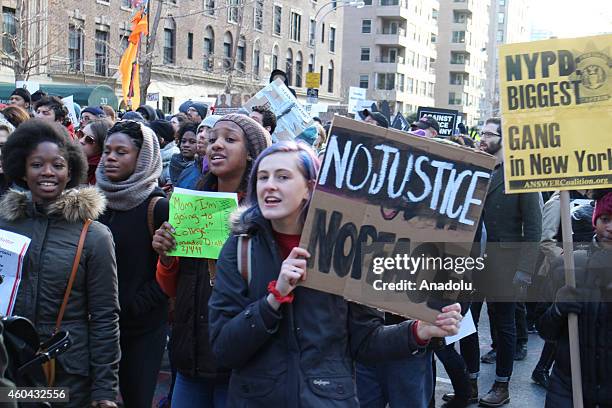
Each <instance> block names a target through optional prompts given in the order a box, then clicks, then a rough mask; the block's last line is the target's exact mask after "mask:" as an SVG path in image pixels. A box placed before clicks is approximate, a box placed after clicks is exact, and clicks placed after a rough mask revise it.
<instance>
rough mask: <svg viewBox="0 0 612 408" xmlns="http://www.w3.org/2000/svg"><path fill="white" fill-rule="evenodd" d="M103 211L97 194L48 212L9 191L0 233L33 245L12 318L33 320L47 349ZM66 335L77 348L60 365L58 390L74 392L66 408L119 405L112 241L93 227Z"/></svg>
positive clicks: (78, 196)
mask: <svg viewBox="0 0 612 408" xmlns="http://www.w3.org/2000/svg"><path fill="white" fill-rule="evenodd" d="M104 208H105V199H104V197H103V196H102V195H101V194H100V193H99V192H98V190H97V189H96V188H94V187H87V188H82V189H70V190H66V191H65V192H63V193H62V195H61V196H60V197H59V198H58V199H57V200H56V201H55V202H54V203H53V204H51V205H49V206H48V207H47V208H46V209H43V208H41V207H39V206H37V205H35V204H34V203H33V202H32V200H31V194H30V193H29V192H17V191H9V192H8V193H6V195H5V196H4V197H3V198H2V201H1V202H0V229H4V230H8V231H11V232H14V233H17V234H21V235H25V236H27V237H29V238H30V239H31V240H32V242H31V244H30V247H29V249H28V252H27V254H26V259H25V261H24V267H23V278H22V281H21V284H20V286H19V290H18V292H17V298H16V303H15V307H14V312H13V313H14V314H15V315H19V316H24V317H27V318H28V319H30V320H31V321H32V323H34V326H35V327H36V329H37V330H38V332H39V334H40V336H41V340H42V341H45V340H47V339H48V338H49V337H50V336H51V334H52V332H53V330H54V328H55V320H56V319H57V315H58V312H59V309H60V305H61V302H62V299H63V297H64V292H65V289H66V285H67V283H68V279H69V277H70V272H71V270H72V263H73V261H74V256H75V254H76V250H77V245H78V241H79V236H80V234H81V230H82V228H83V223H84V221H85V220H86V219H87V218H91V219H93V220H95V219H96V218H98V216H99V215H100V214H101V213H102V212H103V211H104ZM61 328H62V329H63V330H67V331H69V332H70V337H71V339H72V346H71V347H70V349H69V350H68V351H67V352H65V353H64V354H62V355H60V356H59V357H58V359H57V365H58V368H57V370H56V376H57V377H56V386H68V387H70V390H71V392H70V400H71V402H70V404H69V406H83V405H79V404H82V403H85V404H89V403H90V402H91V401H97V400H112V401H114V400H115V399H116V397H117V382H118V366H119V357H120V349H119V300H118V290H117V267H116V263H115V248H114V243H113V238H112V235H111V233H110V231H109V230H108V228H107V227H106V226H104V225H102V224H100V223H98V222H93V223H92V224H91V225H90V227H89V231H88V233H87V236H86V239H85V246H84V249H83V254H82V256H81V260H80V264H79V269H78V271H77V275H76V279H75V282H74V286H73V288H72V292H71V294H70V298H69V300H68V305H67V307H66V312H65V314H64V319H63V322H62V326H61ZM76 390H79V391H76Z"/></svg>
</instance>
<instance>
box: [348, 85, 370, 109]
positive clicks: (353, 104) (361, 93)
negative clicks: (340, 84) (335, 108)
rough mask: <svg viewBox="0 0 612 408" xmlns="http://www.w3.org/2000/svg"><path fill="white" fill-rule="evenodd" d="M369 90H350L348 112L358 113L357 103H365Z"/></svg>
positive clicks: (355, 88)
mask: <svg viewBox="0 0 612 408" xmlns="http://www.w3.org/2000/svg"><path fill="white" fill-rule="evenodd" d="M366 92H367V89H365V88H358V87H356V86H351V87H350V88H349V98H348V111H349V113H357V102H358V101H365V98H366Z"/></svg>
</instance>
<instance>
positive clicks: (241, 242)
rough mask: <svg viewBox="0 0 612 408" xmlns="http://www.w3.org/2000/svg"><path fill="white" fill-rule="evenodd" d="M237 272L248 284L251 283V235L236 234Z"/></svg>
mask: <svg viewBox="0 0 612 408" xmlns="http://www.w3.org/2000/svg"><path fill="white" fill-rule="evenodd" d="M237 255H238V272H240V275H242V279H244V281H245V282H246V283H247V285H249V284H250V283H251V277H252V276H251V237H250V236H248V235H246V234H242V235H239V236H238V254H237Z"/></svg>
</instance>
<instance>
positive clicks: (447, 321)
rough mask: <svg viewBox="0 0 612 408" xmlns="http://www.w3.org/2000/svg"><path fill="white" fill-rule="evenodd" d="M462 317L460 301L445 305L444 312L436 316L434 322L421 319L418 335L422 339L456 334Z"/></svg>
mask: <svg viewBox="0 0 612 408" xmlns="http://www.w3.org/2000/svg"><path fill="white" fill-rule="evenodd" d="M461 319H462V316H461V305H459V303H455V304H452V305H449V306H445V307H443V308H442V313H440V314H439V315H438V316H437V317H436V321H435V323H434V324H431V323H427V322H424V321H422V320H420V321H419V325H418V327H417V335H418V336H419V338H420V339H422V340H429V339H431V338H433V337H446V336H452V335H455V334H457V333H458V332H459V324H460V322H461Z"/></svg>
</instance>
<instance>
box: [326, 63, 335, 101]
mask: <svg viewBox="0 0 612 408" xmlns="http://www.w3.org/2000/svg"><path fill="white" fill-rule="evenodd" d="M327 92H329V93H334V61H329V65H328V66H327Z"/></svg>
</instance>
